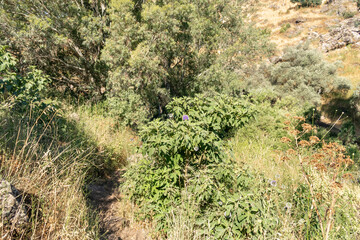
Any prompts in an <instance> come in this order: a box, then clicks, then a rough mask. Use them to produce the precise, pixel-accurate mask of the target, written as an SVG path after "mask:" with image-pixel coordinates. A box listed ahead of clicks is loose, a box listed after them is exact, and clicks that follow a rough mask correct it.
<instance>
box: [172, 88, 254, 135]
mask: <svg viewBox="0 0 360 240" xmlns="http://www.w3.org/2000/svg"><path fill="white" fill-rule="evenodd" d="M166 109H167V111H168V113H169V115H171V116H172V117H173V118H174V119H175V120H176V121H180V120H181V119H182V117H183V115H188V116H189V120H190V121H194V122H198V123H200V124H201V126H202V128H204V129H206V130H208V131H211V132H214V133H216V134H217V135H219V136H220V137H224V136H225V135H228V134H230V133H231V130H232V129H237V128H239V127H242V126H244V125H245V124H246V123H247V122H248V121H249V117H252V116H253V115H254V113H255V108H254V105H253V104H251V103H250V102H249V100H248V99H247V98H246V97H240V98H233V97H228V96H226V95H216V96H214V97H206V95H197V96H195V97H193V98H191V97H183V98H176V99H174V100H173V101H172V102H170V103H169V104H168V105H167V106H166Z"/></svg>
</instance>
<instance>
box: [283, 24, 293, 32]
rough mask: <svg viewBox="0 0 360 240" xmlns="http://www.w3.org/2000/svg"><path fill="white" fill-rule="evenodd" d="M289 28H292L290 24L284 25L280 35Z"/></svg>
mask: <svg viewBox="0 0 360 240" xmlns="http://www.w3.org/2000/svg"><path fill="white" fill-rule="evenodd" d="M289 28H291V25H290V23H287V24H283V25H282V26H281V29H280V33H284V32H286V31H287V30H288V29H289Z"/></svg>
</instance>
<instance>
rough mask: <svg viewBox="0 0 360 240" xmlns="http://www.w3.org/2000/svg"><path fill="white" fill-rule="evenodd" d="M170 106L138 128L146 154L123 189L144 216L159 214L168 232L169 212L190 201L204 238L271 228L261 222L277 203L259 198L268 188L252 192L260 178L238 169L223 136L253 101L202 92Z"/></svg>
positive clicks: (236, 125) (245, 117)
mask: <svg viewBox="0 0 360 240" xmlns="http://www.w3.org/2000/svg"><path fill="white" fill-rule="evenodd" d="M167 109H168V111H169V118H168V119H166V120H159V119H157V120H154V121H152V122H150V123H149V124H148V126H146V127H144V128H143V129H142V130H141V131H140V136H141V138H142V140H143V145H142V149H141V150H142V152H143V154H144V159H143V160H141V161H140V162H139V163H136V164H135V165H133V166H132V167H131V168H130V169H129V170H128V172H127V173H126V184H125V185H126V186H125V189H126V191H127V193H128V194H129V197H130V199H132V200H133V201H135V202H136V203H138V204H140V206H141V213H142V214H143V216H144V217H146V218H154V219H157V223H158V228H159V229H162V230H164V231H165V233H164V234H166V232H167V231H168V229H169V226H168V222H166V221H165V220H166V218H167V215H168V214H169V212H171V211H173V210H174V209H175V208H176V206H178V205H180V204H181V202H183V201H191V202H194V204H195V205H196V207H197V208H198V213H199V215H197V216H196V218H197V219H198V222H197V223H196V225H197V228H198V229H203V230H204V231H199V232H197V234H199V235H201V236H203V237H205V236H207V237H211V236H215V237H216V238H219V237H220V238H229V237H234V236H237V237H240V236H250V235H253V234H255V232H256V234H260V232H261V230H260V228H259V224H260V225H262V226H263V227H262V228H261V229H265V228H266V229H268V230H270V229H273V228H274V227H275V225H276V224H275V223H276V221H272V220H271V218H269V222H267V221H264V222H261V223H260V222H259V221H258V219H260V218H261V217H263V215H264V214H265V213H266V212H268V211H269V209H272V208H273V207H274V206H271V207H270V206H268V207H264V203H263V202H262V200H261V196H263V194H264V192H262V191H267V190H266V187H264V185H263V187H262V188H261V189H263V190H259V192H257V193H254V191H257V190H254V189H257V187H255V185H256V186H260V185H261V184H258V183H257V181H258V180H259V179H257V178H256V177H254V176H253V175H251V174H249V172H247V171H245V170H244V171H240V172H237V171H235V170H234V165H233V161H232V160H231V159H230V158H229V156H228V154H226V151H225V148H224V144H225V143H224V142H223V141H222V138H224V137H225V136H229V134H230V133H231V132H232V131H233V130H234V129H236V128H239V127H242V126H244V124H245V123H246V122H248V121H249V120H250V119H251V118H252V117H253V115H254V109H253V105H252V104H250V103H249V102H248V100H247V99H234V98H230V97H226V96H221V95H220V96H215V97H205V96H204V95H198V96H196V97H194V98H188V97H184V98H179V99H175V100H174V101H173V102H171V103H170V104H169V105H168V106H167ZM261 182H262V183H265V182H266V181H265V180H264V179H262V180H261V178H260V183H261ZM267 184H268V183H267ZM265 185H266V184H265ZM254 194H255V195H256V196H258V197H257V198H253V196H254ZM219 202H220V203H221V204H219ZM265 205H266V204H265ZM224 212H225V216H224ZM230 212H232V213H230ZM227 214H230V215H227ZM231 216H232V217H231ZM220 219H221V221H220ZM230 219H232V220H231V221H230ZM270 222H272V223H270Z"/></svg>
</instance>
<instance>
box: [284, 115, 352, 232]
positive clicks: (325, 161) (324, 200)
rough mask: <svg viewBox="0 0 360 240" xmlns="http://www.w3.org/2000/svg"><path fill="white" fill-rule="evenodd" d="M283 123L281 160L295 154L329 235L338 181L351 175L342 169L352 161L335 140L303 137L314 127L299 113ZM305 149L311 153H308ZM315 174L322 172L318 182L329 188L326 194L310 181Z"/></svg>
mask: <svg viewBox="0 0 360 240" xmlns="http://www.w3.org/2000/svg"><path fill="white" fill-rule="evenodd" d="M285 125H286V128H285V129H286V130H287V132H288V136H289V137H282V138H281V142H283V143H286V144H287V145H288V146H289V149H288V150H287V151H286V152H285V153H284V154H283V155H282V156H281V160H283V161H287V160H289V159H290V158H294V156H297V158H298V160H299V164H300V166H301V171H302V174H303V176H304V180H305V182H306V184H307V185H308V187H309V190H310V194H311V203H312V208H313V209H315V212H316V215H317V218H318V221H319V225H320V229H321V233H322V237H323V239H329V236H330V230H331V229H332V227H333V224H334V214H335V208H336V200H337V198H338V196H339V191H340V189H341V188H342V184H341V181H342V179H345V178H351V174H349V173H346V170H347V168H348V167H349V166H350V165H351V164H353V161H352V159H351V158H350V156H348V155H346V149H345V147H344V146H342V145H340V144H338V143H335V142H330V143H326V142H325V141H324V140H322V141H321V140H320V139H319V138H318V137H317V136H314V135H311V136H310V137H307V136H308V133H314V132H316V131H314V130H316V127H315V126H312V125H310V124H308V123H305V119H304V118H303V117H298V116H295V117H292V118H290V119H289V120H287V121H286V122H285ZM309 153H312V154H311V155H310V156H309ZM314 171H315V172H317V174H316V173H314ZM315 175H316V176H315ZM318 175H320V176H322V177H320V178H321V179H320V181H321V185H323V186H327V188H328V189H329V194H328V195H326V194H325V193H324V192H321V190H318V189H316V188H315V187H314V183H315V182H316V181H319V177H318ZM324 207H325V209H323V208H324ZM322 210H324V211H322ZM309 215H311V213H310V214H309Z"/></svg>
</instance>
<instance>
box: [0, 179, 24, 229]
mask: <svg viewBox="0 0 360 240" xmlns="http://www.w3.org/2000/svg"><path fill="white" fill-rule="evenodd" d="M19 198H20V194H19V191H18V190H17V189H16V188H15V187H14V186H12V185H11V184H10V183H9V182H8V181H6V180H4V179H1V178H0V213H1V217H2V221H1V222H0V227H4V226H3V225H9V226H13V227H16V228H21V227H23V226H24V225H25V224H26V223H27V222H28V221H29V219H28V216H27V215H26V210H25V207H24V205H23V204H22V203H21V200H20V199H19Z"/></svg>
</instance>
